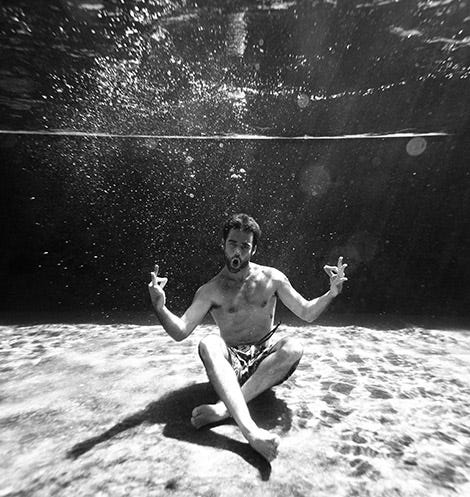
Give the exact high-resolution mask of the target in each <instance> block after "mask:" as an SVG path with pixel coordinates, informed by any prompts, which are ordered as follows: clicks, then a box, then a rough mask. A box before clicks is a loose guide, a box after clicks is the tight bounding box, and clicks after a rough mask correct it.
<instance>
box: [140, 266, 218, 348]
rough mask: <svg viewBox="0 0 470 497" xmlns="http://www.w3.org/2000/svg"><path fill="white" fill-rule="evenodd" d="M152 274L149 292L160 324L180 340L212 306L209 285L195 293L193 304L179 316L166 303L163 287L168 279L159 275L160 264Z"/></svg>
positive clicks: (190, 331)
mask: <svg viewBox="0 0 470 497" xmlns="http://www.w3.org/2000/svg"><path fill="white" fill-rule="evenodd" d="M150 274H151V276H152V281H151V282H150V283H149V293H150V298H151V300H152V305H153V307H154V309H155V312H156V313H157V316H158V319H159V321H160V324H161V325H162V326H163V328H164V329H165V331H166V332H167V333H168V334H169V335H170V336H171V338H173V340H176V341H177V342H180V341H181V340H184V339H185V338H186V337H188V336H189V335H190V334H191V333H192V331H193V330H194V328H196V326H197V325H198V324H200V323H201V321H202V320H203V319H204V316H205V315H206V314H207V313H208V312H209V309H210V308H211V306H212V302H211V300H210V298H209V295H208V291H207V287H206V286H202V287H201V288H199V290H198V291H197V292H196V294H195V295H194V299H193V302H192V304H191V305H190V306H189V308H188V309H187V310H186V312H185V313H184V314H183V316H181V317H180V318H179V317H178V316H176V315H175V314H173V313H172V312H171V311H170V310H169V309H168V308H167V307H166V305H165V303H166V296H165V292H164V291H163V287H164V286H165V285H166V283H167V281H168V279H167V278H159V277H158V266H156V267H155V272H154V273H150Z"/></svg>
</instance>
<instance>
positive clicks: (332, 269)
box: [323, 266, 338, 278]
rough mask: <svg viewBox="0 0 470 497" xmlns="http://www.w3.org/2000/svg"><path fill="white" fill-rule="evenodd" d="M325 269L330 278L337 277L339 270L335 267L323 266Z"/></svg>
mask: <svg viewBox="0 0 470 497" xmlns="http://www.w3.org/2000/svg"><path fill="white" fill-rule="evenodd" d="M323 269H324V270H325V273H326V274H327V275H328V276H329V277H330V278H332V277H333V276H335V275H336V273H335V271H337V270H338V268H336V267H335V266H323Z"/></svg>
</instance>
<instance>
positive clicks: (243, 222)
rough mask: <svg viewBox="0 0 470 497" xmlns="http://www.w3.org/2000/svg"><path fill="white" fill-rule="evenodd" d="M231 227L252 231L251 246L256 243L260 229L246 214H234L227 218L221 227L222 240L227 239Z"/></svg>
mask: <svg viewBox="0 0 470 497" xmlns="http://www.w3.org/2000/svg"><path fill="white" fill-rule="evenodd" d="M231 229H236V230H240V231H245V232H248V233H253V248H254V247H256V246H257V245H258V240H259V239H260V238H261V229H260V227H259V224H258V223H257V222H256V221H255V220H254V219H253V218H252V217H251V216H249V215H248V214H243V213H240V214H234V215H233V216H231V217H230V218H229V219H227V221H226V222H225V224H224V228H223V236H224V242H225V240H227V237H228V234H229V233H230V230H231Z"/></svg>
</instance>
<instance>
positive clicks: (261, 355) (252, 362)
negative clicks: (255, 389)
mask: <svg viewBox="0 0 470 497" xmlns="http://www.w3.org/2000/svg"><path fill="white" fill-rule="evenodd" d="M280 324H281V323H278V324H277V325H276V326H275V327H274V328H273V329H272V330H271V331H270V332H269V333H268V334H267V335H266V336H264V337H263V338H262V339H261V340H260V341H259V342H258V343H256V344H254V345H237V346H234V347H231V346H229V345H227V350H228V355H229V361H230V364H231V365H232V368H233V370H234V371H235V374H236V375H237V378H238V382H239V383H240V385H243V383H245V381H246V380H247V379H248V378H249V377H250V376H251V375H252V374H253V373H254V372H255V371H256V370H257V369H258V366H259V365H260V364H261V361H263V360H264V359H266V357H268V355H270V354H272V353H273V352H274V350H273V346H272V345H271V346H267V342H268V340H269V339H270V338H271V337H272V336H273V335H274V333H275V331H276V330H277V329H278V328H279V325H280Z"/></svg>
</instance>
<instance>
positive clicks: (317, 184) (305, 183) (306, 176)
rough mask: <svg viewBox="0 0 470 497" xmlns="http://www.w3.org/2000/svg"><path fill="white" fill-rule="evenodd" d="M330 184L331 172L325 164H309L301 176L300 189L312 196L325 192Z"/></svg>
mask: <svg viewBox="0 0 470 497" xmlns="http://www.w3.org/2000/svg"><path fill="white" fill-rule="evenodd" d="M330 184H331V177H330V173H329V172H328V170H327V168H326V167H325V166H319V165H311V166H308V167H306V168H305V169H304V171H303V172H302V174H301V177H300V189H301V190H302V191H303V192H304V193H307V194H308V195H310V196H312V197H316V196H318V195H323V194H325V193H326V192H327V191H328V188H329V187H330Z"/></svg>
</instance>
